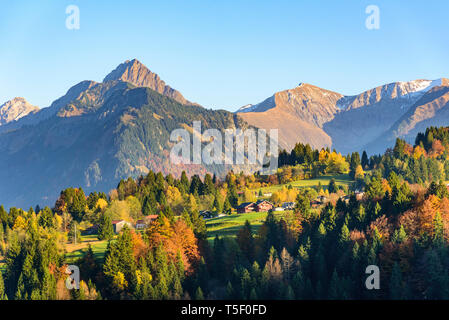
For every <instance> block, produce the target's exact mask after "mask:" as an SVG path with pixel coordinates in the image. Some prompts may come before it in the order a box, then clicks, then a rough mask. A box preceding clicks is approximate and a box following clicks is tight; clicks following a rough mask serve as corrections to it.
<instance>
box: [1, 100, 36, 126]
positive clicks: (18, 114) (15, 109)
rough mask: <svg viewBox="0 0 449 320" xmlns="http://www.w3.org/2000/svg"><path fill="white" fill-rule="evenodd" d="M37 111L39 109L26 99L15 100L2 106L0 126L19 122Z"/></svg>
mask: <svg viewBox="0 0 449 320" xmlns="http://www.w3.org/2000/svg"><path fill="white" fill-rule="evenodd" d="M37 111H39V108H38V107H36V106H33V105H31V104H30V103H28V101H26V100H25V99H24V98H14V99H12V100H10V101H8V102H5V103H4V104H3V105H1V106H0V126H1V125H5V124H7V123H10V122H14V121H17V120H19V119H21V118H23V117H25V116H27V115H29V114H30V113H36V112H37Z"/></svg>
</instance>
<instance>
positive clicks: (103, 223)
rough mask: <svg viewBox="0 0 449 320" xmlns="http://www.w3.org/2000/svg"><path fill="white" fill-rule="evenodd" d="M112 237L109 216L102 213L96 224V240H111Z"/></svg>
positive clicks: (112, 229) (112, 228)
mask: <svg viewBox="0 0 449 320" xmlns="http://www.w3.org/2000/svg"><path fill="white" fill-rule="evenodd" d="M113 237H114V227H113V226H112V220H111V217H110V216H109V215H107V214H103V215H102V216H101V218H100V223H99V224H98V240H108V241H109V240H111V239H112V238H113Z"/></svg>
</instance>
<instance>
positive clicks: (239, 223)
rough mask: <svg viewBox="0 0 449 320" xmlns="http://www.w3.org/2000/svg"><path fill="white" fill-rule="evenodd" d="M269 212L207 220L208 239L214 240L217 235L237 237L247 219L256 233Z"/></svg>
mask: <svg viewBox="0 0 449 320" xmlns="http://www.w3.org/2000/svg"><path fill="white" fill-rule="evenodd" d="M283 213H284V212H275V213H274V214H275V215H276V216H281V215H282V214H283ZM267 214H268V212H250V213H243V214H232V215H229V216H225V217H221V218H213V219H210V220H207V221H206V227H207V240H209V241H213V240H214V238H215V236H216V235H218V236H219V237H235V236H236V235H237V232H238V231H239V230H240V228H242V227H243V225H244V224H245V221H246V220H248V221H249V222H250V223H251V226H252V228H253V232H254V233H256V232H257V231H258V230H259V228H260V226H261V225H262V224H263V222H264V221H265V219H266V217H267Z"/></svg>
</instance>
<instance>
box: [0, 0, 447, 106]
mask: <svg viewBox="0 0 449 320" xmlns="http://www.w3.org/2000/svg"><path fill="white" fill-rule="evenodd" d="M70 4H75V5H78V6H79V8H80V14H81V15H80V22H81V26H80V27H81V28H80V30H68V29H66V27H65V20H66V17H67V15H66V13H65V9H66V7H67V6H68V5H70ZM370 4H375V5H378V6H379V8H380V30H368V29H366V28H365V19H366V17H367V15H366V13H365V8H366V7H367V6H368V5H370ZM448 12H449V1H447V0H430V1H417V0H407V1H399V0H397V1H392V0H385V1H383V0H382V1H381V0H371V1H364V0H357V1H351V0H341V1H335V0H329V1H324V0H323V1H317V0H296V1H282V0H281V1H280V0H276V1H262V0H257V1H245V0H239V1H233V0H226V1H224V0H223V1H219V0H210V1H195V0H191V1H185V0H180V1H174V0H171V1H143V0H142V1H133V0H128V1H118V0H114V1H110V0H109V1H100V0H95V1H93V0H71V1H65V0H58V1H56V0H53V1H51V0H41V1H35V0H30V1H25V0H18V1H8V2H6V1H2V4H1V5H0V43H1V46H0V70H1V71H0V104H1V103H3V102H5V101H7V100H9V99H12V98H13V97H16V96H23V97H25V98H26V99H27V100H28V101H29V102H30V103H32V104H35V105H38V106H40V107H47V106H49V105H50V103H51V102H52V101H53V100H55V99H56V98H58V97H60V96H61V95H63V94H64V93H65V92H66V91H67V90H68V89H69V88H70V87H71V86H72V85H74V84H76V83H78V82H79V81H82V80H95V81H101V80H102V79H103V77H104V76H105V75H106V74H107V73H109V72H110V71H111V70H112V69H114V68H115V67H116V66H117V65H118V64H119V63H121V62H123V61H124V60H127V59H132V58H137V59H139V60H140V61H142V62H143V63H144V64H145V65H146V66H147V67H148V68H150V70H152V71H153V72H156V73H158V74H159V75H160V76H161V78H162V79H164V80H165V81H166V82H167V83H168V84H169V85H170V86H172V87H174V88H175V89H177V90H179V91H181V92H182V93H183V95H184V96H185V97H186V98H187V99H189V100H191V101H195V102H198V103H200V104H202V105H203V106H205V107H208V108H214V109H216V108H224V109H228V110H231V111H233V110H236V109H237V108H238V107H240V106H242V105H245V104H248V103H257V102H260V101H261V100H263V99H265V98H267V97H268V96H270V95H272V94H273V93H274V92H276V91H279V90H284V89H288V88H292V87H294V86H296V85H297V84H298V83H299V82H308V83H312V84H315V85H318V86H321V87H324V88H326V89H330V90H335V91H338V92H341V93H343V94H356V93H360V92H361V91H363V90H365V89H369V88H372V87H375V86H377V85H380V84H384V83H387V82H393V81H406V80H413V79H419V78H427V79H436V78H440V77H449V41H448V35H449V19H448V18H447V15H448Z"/></svg>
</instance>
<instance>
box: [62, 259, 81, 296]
mask: <svg viewBox="0 0 449 320" xmlns="http://www.w3.org/2000/svg"><path fill="white" fill-rule="evenodd" d="M66 273H67V274H68V275H69V276H68V277H67V279H66V280H65V286H66V287H67V289H69V290H73V289H76V290H78V289H79V288H80V269H79V268H78V266H74V265H69V266H67V269H66Z"/></svg>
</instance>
